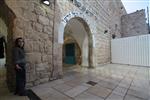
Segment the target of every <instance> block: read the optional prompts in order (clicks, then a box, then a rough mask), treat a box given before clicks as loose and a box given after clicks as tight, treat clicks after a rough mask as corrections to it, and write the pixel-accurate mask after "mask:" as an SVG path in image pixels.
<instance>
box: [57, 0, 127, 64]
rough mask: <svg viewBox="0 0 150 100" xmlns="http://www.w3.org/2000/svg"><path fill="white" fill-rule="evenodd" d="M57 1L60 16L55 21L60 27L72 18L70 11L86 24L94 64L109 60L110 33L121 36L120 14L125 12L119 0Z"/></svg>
mask: <svg viewBox="0 0 150 100" xmlns="http://www.w3.org/2000/svg"><path fill="white" fill-rule="evenodd" d="M72 1H73V2H72ZM57 3H58V9H59V15H60V18H61V20H60V21H57V22H58V23H59V24H61V23H62V24H63V25H62V27H63V26H64V27H65V25H66V23H67V22H66V21H69V20H70V19H71V18H73V17H72V13H73V14H74V17H80V18H82V19H83V20H84V21H85V22H86V23H87V24H88V26H89V28H90V31H91V35H92V41H93V42H92V46H93V59H92V60H93V62H94V66H97V65H99V64H103V63H107V62H110V55H111V54H110V40H111V35H112V34H116V36H117V37H118V38H120V37H121V34H120V31H121V16H122V15H124V14H126V11H125V9H124V7H123V5H122V3H121V1H115V0H113V1H107V0H106V1H104V0H86V1H84V0H80V1H79V2H77V0H66V1H59V2H57ZM84 8H85V9H86V10H85V9H84ZM64 20H65V21H64ZM61 21H63V22H61ZM58 30H59V29H58ZM105 33H106V34H105ZM62 34H63V31H62V33H59V34H58V35H60V36H58V37H63V35H62ZM58 40H59V39H58Z"/></svg>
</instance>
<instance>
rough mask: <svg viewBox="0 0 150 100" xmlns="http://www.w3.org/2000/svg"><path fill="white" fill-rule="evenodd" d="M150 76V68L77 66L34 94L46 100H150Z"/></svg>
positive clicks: (40, 86) (38, 88)
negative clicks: (92, 67) (91, 67)
mask: <svg viewBox="0 0 150 100" xmlns="http://www.w3.org/2000/svg"><path fill="white" fill-rule="evenodd" d="M149 72H150V68H146V67H138V66H127V65H118V64H107V65H103V66H99V67H96V68H95V69H87V68H81V67H79V66H74V67H71V68H67V70H66V69H65V73H64V77H63V79H59V80H56V81H53V82H49V83H45V84H43V85H39V86H36V87H33V88H32V90H33V91H34V92H35V93H36V95H38V96H39V97H40V98H41V99H42V100H150V95H149V94H150V85H149V82H150V80H149V77H150V75H149ZM89 81H90V82H89ZM87 82H88V83H91V85H90V84H87Z"/></svg>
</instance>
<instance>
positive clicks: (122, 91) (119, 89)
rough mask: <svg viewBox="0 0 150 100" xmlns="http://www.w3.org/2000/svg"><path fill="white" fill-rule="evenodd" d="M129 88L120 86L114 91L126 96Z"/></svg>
mask: <svg viewBox="0 0 150 100" xmlns="http://www.w3.org/2000/svg"><path fill="white" fill-rule="evenodd" d="M127 90H128V89H127V88H124V87H120V86H118V87H117V88H115V89H114V90H113V93H115V94H117V95H120V96H125V94H126V92H127Z"/></svg>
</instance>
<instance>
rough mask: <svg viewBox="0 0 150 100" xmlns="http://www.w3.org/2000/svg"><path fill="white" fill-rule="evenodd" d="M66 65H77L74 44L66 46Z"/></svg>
mask: <svg viewBox="0 0 150 100" xmlns="http://www.w3.org/2000/svg"><path fill="white" fill-rule="evenodd" d="M65 64H76V61H75V44H74V43H70V44H66V45H65Z"/></svg>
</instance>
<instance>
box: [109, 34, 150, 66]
mask: <svg viewBox="0 0 150 100" xmlns="http://www.w3.org/2000/svg"><path fill="white" fill-rule="evenodd" d="M111 55H112V56H111V57H112V63H120V64H130V65H140V66H150V35H141V36H133V37H127V38H120V39H114V40H112V41H111Z"/></svg>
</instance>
